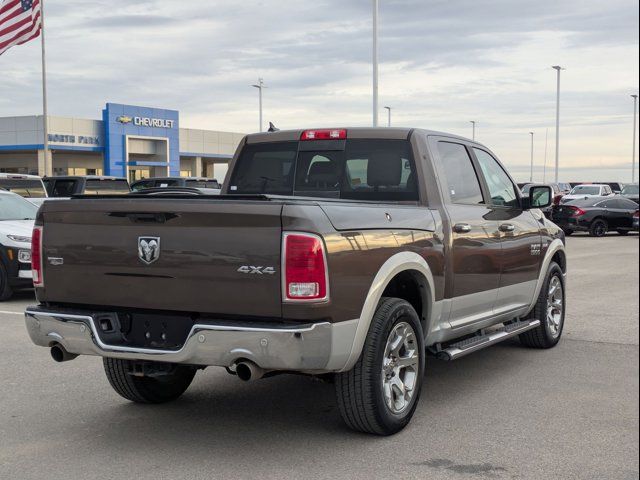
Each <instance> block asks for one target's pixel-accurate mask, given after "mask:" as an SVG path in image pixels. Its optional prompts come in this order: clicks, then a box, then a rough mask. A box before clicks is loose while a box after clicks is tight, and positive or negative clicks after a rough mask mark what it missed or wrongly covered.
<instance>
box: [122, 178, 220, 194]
mask: <svg viewBox="0 0 640 480" xmlns="http://www.w3.org/2000/svg"><path fill="white" fill-rule="evenodd" d="M165 187H192V188H216V189H220V184H219V183H218V180H216V179H215V178H207V177H156V178H145V179H144V180H138V181H137V182H133V183H132V184H131V190H132V191H134V192H137V191H139V190H144V189H146V188H165Z"/></svg>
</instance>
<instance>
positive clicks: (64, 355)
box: [50, 345, 78, 363]
mask: <svg viewBox="0 0 640 480" xmlns="http://www.w3.org/2000/svg"><path fill="white" fill-rule="evenodd" d="M50 353H51V358H53V360H54V361H56V362H58V363H60V362H66V361H68V360H73V359H74V358H76V357H77V356H78V355H76V354H74V353H69V352H67V351H66V350H65V349H64V347H63V346H62V345H54V346H53V347H51V350H50Z"/></svg>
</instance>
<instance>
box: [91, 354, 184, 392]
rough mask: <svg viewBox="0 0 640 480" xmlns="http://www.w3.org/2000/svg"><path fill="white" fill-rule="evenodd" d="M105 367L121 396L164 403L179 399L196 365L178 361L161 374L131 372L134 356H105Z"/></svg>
mask: <svg viewBox="0 0 640 480" xmlns="http://www.w3.org/2000/svg"><path fill="white" fill-rule="evenodd" d="M103 363H104V371H105V373H106V375H107V380H109V383H110V384H111V387H113V389H114V390H115V391H116V393H118V395H120V396H121V397H124V398H126V399H127V400H131V401H132V402H136V403H164V402H170V401H172V400H175V399H177V398H178V397H180V395H182V394H183V393H184V392H185V391H186V390H187V388H189V385H191V382H192V380H193V377H194V375H195V374H196V369H195V368H192V367H187V366H183V365H175V366H174V369H173V370H172V371H171V373H168V374H165V375H162V376H158V377H147V376H145V377H138V376H134V375H131V372H133V366H134V364H135V362H134V361H132V360H123V359H120V358H103Z"/></svg>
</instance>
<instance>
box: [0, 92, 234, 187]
mask: <svg viewBox="0 0 640 480" xmlns="http://www.w3.org/2000/svg"><path fill="white" fill-rule="evenodd" d="M47 118H48V132H49V133H48V139H49V142H48V143H49V151H50V155H49V159H48V160H49V161H45V155H44V145H43V140H44V135H43V121H42V120H43V117H42V116H41V115H32V116H21V117H0V172H3V173H29V174H36V175H41V176H44V175H49V176H50V175H112V176H117V177H127V178H128V179H129V180H130V181H133V180H138V179H140V178H149V177H160V176H163V177H164V176H177V175H181V176H205V177H211V178H216V179H218V180H219V181H220V182H222V180H223V179H224V175H225V174H226V171H227V165H228V163H229V160H230V159H231V157H232V156H233V153H234V151H235V149H236V147H237V146H238V143H239V142H240V140H241V139H242V137H243V136H244V134H242V133H234V132H219V131H213V130H200V129H193V128H180V118H179V112H178V111H176V110H166V109H161V108H149V107H140V106H134V105H122V104H117V103H107V104H106V106H105V108H104V109H103V110H102V120H89V119H84V118H67V117H55V116H48V117H47Z"/></svg>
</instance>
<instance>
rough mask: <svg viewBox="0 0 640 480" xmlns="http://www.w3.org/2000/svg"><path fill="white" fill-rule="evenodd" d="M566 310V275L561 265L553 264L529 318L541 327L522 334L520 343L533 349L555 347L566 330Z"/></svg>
mask: <svg viewBox="0 0 640 480" xmlns="http://www.w3.org/2000/svg"><path fill="white" fill-rule="evenodd" d="M554 287H555V289H554ZM565 310H566V309H565V290H564V275H563V273H562V269H561V268H560V265H558V264H557V263H555V262H552V263H551V265H549V270H548V272H547V277H546V278H545V281H544V283H543V285H542V289H541V290H540V295H538V301H537V302H536V305H535V307H533V310H532V311H531V313H529V315H528V316H527V318H528V319H530V320H531V319H537V320H540V326H539V327H536V328H534V329H533V330H529V331H526V332H524V333H521V334H520V335H519V337H520V342H521V343H522V344H523V345H525V346H527V347H531V348H552V347H555V346H556V345H557V344H558V342H559V341H560V337H561V336H562V330H563V329H564V318H565Z"/></svg>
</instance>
